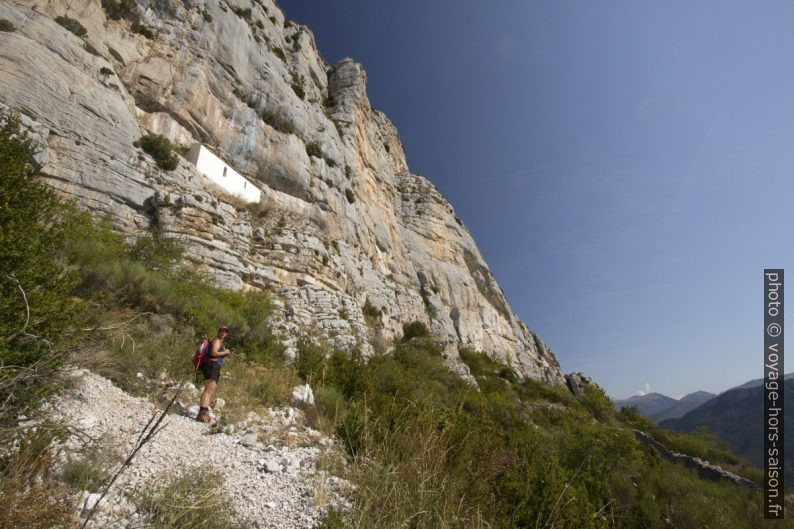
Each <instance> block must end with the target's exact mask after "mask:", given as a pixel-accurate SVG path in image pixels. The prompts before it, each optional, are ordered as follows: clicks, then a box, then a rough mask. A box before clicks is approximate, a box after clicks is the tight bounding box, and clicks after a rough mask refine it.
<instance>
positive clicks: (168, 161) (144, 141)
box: [134, 134, 179, 171]
mask: <svg viewBox="0 0 794 529" xmlns="http://www.w3.org/2000/svg"><path fill="white" fill-rule="evenodd" d="M134 145H135V146H136V147H140V148H142V149H143V150H144V151H145V152H146V153H147V154H148V155H150V156H151V157H152V158H154V161H155V163H156V164H157V167H159V168H160V169H164V170H166V171H173V170H174V169H176V166H177V165H178V164H179V155H178V154H177V153H176V152H175V151H176V146H174V144H173V143H171V142H170V141H169V140H168V138H164V137H163V136H160V135H159V134H144V135H143V136H141V138H140V139H139V140H136V141H135V143H134Z"/></svg>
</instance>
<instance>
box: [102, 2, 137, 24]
mask: <svg viewBox="0 0 794 529" xmlns="http://www.w3.org/2000/svg"><path fill="white" fill-rule="evenodd" d="M102 9H104V10H105V14H106V15H107V17H108V18H110V19H111V20H121V19H127V20H138V13H137V11H136V8H135V0H102Z"/></svg>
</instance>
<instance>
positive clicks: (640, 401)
mask: <svg viewBox="0 0 794 529" xmlns="http://www.w3.org/2000/svg"><path fill="white" fill-rule="evenodd" d="M714 397H716V395H714V393H709V392H707V391H695V392H694V393H690V394H688V395H685V396H683V397H681V399H680V400H676V399H673V398H670V397H668V396H667V395H662V394H661V393H648V394H647V395H635V396H634V397H631V398H628V399H623V400H616V401H615V408H617V409H618V410H619V409H620V408H623V407H627V406H635V407H636V408H637V410H638V411H639V412H640V413H641V414H643V415H644V416H646V417H648V418H649V419H651V420H653V421H656V422H658V421H662V420H664V419H669V418H678V417H682V416H683V415H684V414H685V413H687V412H688V411H690V410H693V409H695V408H697V407H698V406H700V405H701V404H703V403H705V402H706V401H708V400H710V399H712V398H714Z"/></svg>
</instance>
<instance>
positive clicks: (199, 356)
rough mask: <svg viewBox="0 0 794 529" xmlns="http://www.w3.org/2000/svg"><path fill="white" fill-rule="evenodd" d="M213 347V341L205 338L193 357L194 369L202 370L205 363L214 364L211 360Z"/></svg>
mask: <svg viewBox="0 0 794 529" xmlns="http://www.w3.org/2000/svg"><path fill="white" fill-rule="evenodd" d="M211 346H212V340H211V339H209V338H204V339H203V340H202V341H201V343H200V344H199V346H198V347H196V353H195V354H194V355H193V367H194V368H195V370H196V371H198V370H199V369H201V366H202V365H204V363H205V362H212V360H211V359H210V358H209V356H210V350H211V349H210V348H211Z"/></svg>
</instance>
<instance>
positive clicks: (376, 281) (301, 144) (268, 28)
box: [0, 0, 565, 384]
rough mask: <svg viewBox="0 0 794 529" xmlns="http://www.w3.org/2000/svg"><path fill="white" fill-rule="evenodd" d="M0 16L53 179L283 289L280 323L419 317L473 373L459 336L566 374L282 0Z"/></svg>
mask: <svg viewBox="0 0 794 529" xmlns="http://www.w3.org/2000/svg"><path fill="white" fill-rule="evenodd" d="M59 17H60V18H59ZM2 21H5V22H2ZM0 22H2V24H1V25H2V30H0V81H1V83H0V106H2V107H3V108H13V109H15V110H17V111H19V112H20V113H21V114H22V115H23V117H24V118H25V123H26V124H27V126H28V127H29V128H30V129H31V131H32V132H33V133H34V135H35V137H36V138H37V139H38V140H39V141H40V143H41V145H42V152H41V154H40V158H41V161H42V163H43V171H44V174H45V175H46V178H47V180H48V182H49V183H51V184H52V185H53V186H54V187H55V188H57V189H59V190H60V191H61V192H63V193H64V194H67V195H70V196H73V197H75V198H77V199H78V201H79V202H80V204H82V205H83V206H84V207H86V208H89V209H90V210H92V211H94V212H96V213H98V214H109V215H110V216H111V217H112V219H113V222H114V225H115V227H116V228H117V229H119V230H123V231H125V232H128V233H131V234H134V233H137V232H140V231H142V230H145V229H149V228H151V227H152V226H155V225H156V226H158V227H159V228H160V229H161V230H162V231H163V232H164V233H165V234H167V235H169V236H178V237H181V238H184V239H185V240H187V241H189V244H190V245H191V248H192V251H191V256H192V257H191V258H192V259H194V260H195V261H196V266H198V267H201V268H203V269H205V270H207V271H209V272H210V273H212V275H213V276H214V277H215V279H216V280H217V281H218V282H219V283H221V284H223V285H225V286H228V287H231V288H236V289H241V288H257V289H267V290H269V291H271V292H272V293H273V294H274V298H275V299H276V300H277V306H278V314H277V319H278V321H279V326H280V328H281V329H282V330H284V331H287V334H291V331H294V330H296V329H306V328H311V329H313V330H314V331H315V332H317V333H318V334H319V335H320V336H324V337H325V338H327V339H328V340H329V341H330V342H331V343H333V344H335V345H338V346H345V345H352V344H355V343H358V344H360V345H361V347H362V348H363V350H364V351H365V352H371V350H372V347H371V345H370V342H371V340H372V339H373V338H374V339H377V338H378V337H380V338H385V339H388V338H391V337H394V336H397V335H399V334H400V333H401V328H402V324H403V323H404V322H408V321H412V320H422V321H424V322H426V323H427V324H428V325H429V326H430V328H431V329H432V330H433V331H434V332H435V333H437V334H438V335H440V336H442V337H445V340H446V351H447V354H448V355H449V359H450V363H451V364H452V365H453V366H455V365H457V367H458V368H460V369H462V370H463V371H465V369H464V368H463V367H462V366H461V365H460V362H457V361H456V359H457V346H458V345H465V346H468V347H472V348H474V349H478V350H482V351H485V352H487V353H489V354H490V355H491V356H493V357H495V358H498V359H500V360H503V361H508V362H511V363H512V365H513V366H515V368H516V369H517V370H518V371H519V372H520V373H521V374H523V375H525V376H528V377H532V378H537V379H543V380H546V381H549V382H552V383H555V384H564V383H565V380H564V377H563V375H562V373H561V371H560V367H559V364H558V362H557V360H556V358H555V356H554V354H553V353H552V352H551V351H550V350H549V349H548V348H547V347H546V345H544V343H543V342H542V341H541V339H540V338H539V337H538V336H537V335H536V334H534V333H533V332H532V331H530V330H529V329H528V328H527V327H526V326H525V325H524V323H523V322H521V321H520V320H519V319H518V318H517V317H516V316H515V314H513V312H512V310H511V309H510V307H509V305H508V303H507V301H506V299H505V297H504V295H503V294H502V291H501V289H500V288H499V286H498V285H497V283H496V281H495V280H494V278H493V276H492V275H491V273H490V271H489V269H488V266H487V264H486V263H485V262H484V260H483V258H482V256H481V255H480V252H479V250H478V249H477V246H476V244H475V243H474V240H473V239H472V237H471V235H470V234H469V232H468V230H467V229H466V227H465V226H464V225H463V223H462V222H461V220H460V219H459V218H458V217H457V216H456V215H455V213H454V211H453V209H452V207H451V206H450V204H449V203H448V202H447V201H446V200H445V199H444V197H442V196H441V194H440V193H439V192H438V190H437V189H436V188H435V187H434V186H433V184H432V183H431V182H430V181H428V180H427V179H426V178H424V177H422V176H419V175H416V174H412V173H411V172H410V170H409V169H408V166H407V163H406V160H405V156H404V152H403V147H402V144H401V143H400V138H399V135H398V133H397V130H396V129H395V127H394V125H393V124H392V123H391V122H390V121H389V119H388V118H387V117H386V116H385V115H384V114H383V113H381V112H379V111H377V110H375V109H373V108H371V106H370V104H369V101H368V99H367V93H366V73H365V71H364V69H363V68H362V66H361V65H360V64H357V63H355V62H354V61H353V60H351V59H343V60H341V61H339V63H338V64H336V65H335V66H330V65H328V64H326V63H325V61H324V60H323V58H322V57H321V55H320V53H319V52H318V50H317V47H316V45H315V42H314V37H313V35H312V33H311V32H310V31H309V29H308V28H306V27H305V26H301V25H298V24H295V23H293V22H291V21H288V20H285V17H284V14H283V13H282V12H281V10H280V9H279V8H278V7H277V6H276V5H275V4H274V3H273V2H272V1H271V0H256V1H250V0H228V1H226V0H220V1H218V0H184V1H183V0H104V1H103V2H102V3H100V1H99V0H89V1H67V0H34V1H22V0H11V1H5V2H3V3H2V4H0ZM146 132H151V133H158V134H162V135H164V136H166V137H168V138H169V139H171V140H172V141H174V142H176V143H177V144H179V145H183V146H188V145H189V144H191V143H192V142H201V143H203V144H204V145H206V146H207V147H209V148H210V149H211V150H213V151H214V152H215V153H217V154H218V155H219V156H220V157H222V158H223V159H224V160H226V161H227V162H228V163H229V164H230V165H231V166H232V167H233V168H234V169H235V170H236V171H238V172H239V173H241V174H243V175H244V176H246V177H247V178H249V179H250V180H251V181H253V182H255V183H256V185H258V186H260V187H261V189H262V196H263V201H262V203H261V204H260V205H258V206H256V207H244V206H243V205H242V204H239V203H236V202H235V201H234V200H231V199H230V198H229V197H227V196H224V195H223V194H222V193H219V192H218V191H217V189H213V187H212V186H211V185H210V184H209V183H208V181H207V180H206V179H205V178H204V177H203V176H201V175H199V174H198V173H197V172H196V169H195V167H193V166H192V165H191V164H189V163H188V162H187V161H185V160H180V163H179V166H178V167H177V168H176V169H175V170H173V171H163V170H160V169H158V168H157V167H156V166H155V164H154V162H153V160H152V159H151V158H150V157H149V156H147V155H145V154H144V153H143V152H142V151H141V150H140V149H138V148H136V147H135V146H134V145H133V142H134V141H135V140H136V139H138V138H139V137H140V136H141V135H142V134H144V133H146ZM307 146H308V148H307ZM310 152H311V155H310V154H309V153H310Z"/></svg>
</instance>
